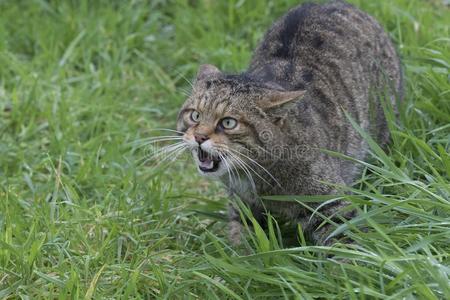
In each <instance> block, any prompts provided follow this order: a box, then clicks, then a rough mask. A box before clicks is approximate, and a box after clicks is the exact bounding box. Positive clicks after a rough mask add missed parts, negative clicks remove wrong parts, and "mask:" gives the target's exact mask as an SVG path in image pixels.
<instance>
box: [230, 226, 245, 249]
mask: <svg viewBox="0 0 450 300" xmlns="http://www.w3.org/2000/svg"><path fill="white" fill-rule="evenodd" d="M228 226H229V231H228V238H229V240H230V242H231V244H232V245H233V246H239V245H240V244H241V243H242V232H243V226H242V224H241V223H240V222H238V221H230V222H229V223H228Z"/></svg>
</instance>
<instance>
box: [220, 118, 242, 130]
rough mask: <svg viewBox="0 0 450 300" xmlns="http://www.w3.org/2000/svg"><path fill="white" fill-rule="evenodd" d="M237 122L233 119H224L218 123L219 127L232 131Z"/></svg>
mask: <svg viewBox="0 0 450 300" xmlns="http://www.w3.org/2000/svg"><path fill="white" fill-rule="evenodd" d="M237 124H238V122H237V121H236V119H233V118H224V119H222V121H221V122H220V125H222V127H223V128H225V129H234V128H235V127H236V126H237Z"/></svg>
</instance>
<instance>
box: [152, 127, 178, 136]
mask: <svg viewBox="0 0 450 300" xmlns="http://www.w3.org/2000/svg"><path fill="white" fill-rule="evenodd" d="M148 131H150V132H151V131H169V132H175V133H178V134H181V135H183V134H184V132H183V131H179V130H175V129H170V128H153V129H149V130H148Z"/></svg>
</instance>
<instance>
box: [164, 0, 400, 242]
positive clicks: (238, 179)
mask: <svg viewBox="0 0 450 300" xmlns="http://www.w3.org/2000/svg"><path fill="white" fill-rule="evenodd" d="M401 90H402V80H401V68H400V61H399V58H398V56H397V53H396V51H395V48H394V46H393V44H392V42H391V41H390V39H389V37H388V35H387V34H386V33H385V32H384V30H383V29H382V27H381V26H380V25H379V24H378V22H377V21H376V20H375V19H374V18H373V17H371V16H369V15H367V14H366V13H364V12H362V11H360V10H358V9H357V8H355V7H353V6H352V5H349V4H347V3H345V2H343V1H334V2H330V3H328V4H323V5H320V4H303V5H301V6H298V7H295V8H293V9H291V10H290V11H288V12H287V13H286V14H285V15H284V16H283V17H281V18H280V19H279V20H277V21H276V22H275V23H274V24H273V25H272V27H271V28H270V29H269V30H268V31H267V33H266V34H265V36H264V38H263V40H262V42H261V43H260V44H259V46H258V47H257V49H256V51H255V53H254V55H253V58H252V60H251V63H250V66H249V67H248V69H247V71H245V72H243V73H241V74H237V75H230V74H225V73H222V72H221V71H220V70H219V69H218V68H217V67H215V66H212V65H202V66H201V67H200V69H199V71H198V75H197V79H196V81H195V84H194V85H193V90H192V92H191V94H190V96H189V97H188V99H187V100H186V102H185V103H184V105H183V107H182V108H181V111H180V113H179V117H178V121H177V131H178V133H179V134H180V135H181V136H180V137H179V138H180V139H181V140H180V143H179V144H176V145H174V146H171V147H173V148H171V150H173V151H180V150H182V149H189V150H190V151H191V152H192V155H193V158H194V161H195V163H196V164H197V165H198V170H199V172H200V173H201V174H202V175H205V176H207V177H210V178H216V179H218V180H221V181H222V182H223V183H224V185H225V186H226V188H227V189H228V191H229V192H230V195H233V196H237V197H239V198H240V199H242V200H243V201H244V202H245V203H247V204H248V206H249V207H250V208H251V210H252V212H253V215H254V216H255V218H257V219H258V220H259V221H261V222H263V220H264V215H265V212H266V211H269V212H270V213H271V214H272V215H275V216H277V217H278V218H284V219H287V220H291V221H294V222H299V223H301V225H302V228H303V229H304V230H305V231H307V232H308V233H309V234H310V236H312V238H313V240H314V242H316V243H317V244H326V243H328V242H329V241H326V240H325V237H326V236H327V234H328V233H329V232H330V229H331V227H330V226H319V224H320V223H321V222H322V221H323V217H324V216H325V217H326V218H329V219H331V220H334V221H336V222H339V220H341V221H342V218H352V217H353V215H354V213H353V211H351V210H347V211H346V212H344V210H341V209H342V208H343V207H345V206H346V205H347V203H346V202H345V201H343V200H341V201H334V202H332V203H329V204H327V205H323V206H321V207H320V209H319V211H318V212H319V213H318V214H315V216H313V217H312V215H311V210H310V209H307V208H305V206H303V205H301V204H299V203H296V202H279V201H270V200H265V199H264V196H268V195H329V194H334V193H336V192H337V191H336V188H335V186H339V185H351V184H352V182H354V180H355V179H357V177H358V174H359V172H360V171H359V170H358V167H357V166H356V165H355V164H354V163H352V162H350V161H348V160H342V159H339V158H337V157H333V156H330V155H329V154H327V153H326V152H324V151H321V150H320V149H327V150H331V151H335V152H339V153H343V154H345V155H347V156H350V157H353V158H355V159H358V160H365V159H366V157H367V154H368V146H367V144H366V142H365V141H364V140H363V138H362V137H361V136H360V135H359V134H358V133H357V132H356V131H355V129H354V128H353V127H352V125H351V124H350V122H349V120H348V118H347V117H346V116H345V113H344V112H348V113H349V114H350V116H351V117H352V118H353V119H354V120H355V121H356V122H357V124H358V125H359V126H360V127H361V128H362V129H363V130H365V131H367V132H369V133H370V134H371V135H372V136H373V137H374V138H376V140H377V141H378V142H379V143H380V144H381V145H384V144H386V143H387V141H388V139H389V133H388V128H387V122H386V119H385V116H384V113H383V108H382V105H381V101H380V100H379V97H378V96H379V95H380V93H377V91H383V92H385V91H388V93H389V94H390V95H392V97H390V98H391V101H392V105H393V106H394V107H395V100H394V98H395V97H394V95H398V94H401ZM329 183H331V184H329ZM232 203H233V202H231V205H230V212H229V217H230V238H231V241H233V242H234V243H239V241H240V238H241V237H240V234H241V229H242V225H241V224H242V223H241V220H240V215H239V213H238V212H237V210H236V207H235V206H234V205H233V204H232ZM318 205H319V204H317V205H316V206H314V205H311V203H309V206H310V207H312V209H315V208H318ZM339 211H341V213H339ZM319 215H322V217H319ZM322 225H323V224H322Z"/></svg>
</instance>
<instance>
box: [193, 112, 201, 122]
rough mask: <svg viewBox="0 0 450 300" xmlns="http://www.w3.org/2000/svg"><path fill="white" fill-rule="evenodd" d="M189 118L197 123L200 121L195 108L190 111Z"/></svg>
mask: <svg viewBox="0 0 450 300" xmlns="http://www.w3.org/2000/svg"><path fill="white" fill-rule="evenodd" d="M191 120H192V122H195V123H198V121H200V113H199V112H198V111H196V110H193V111H192V112H191Z"/></svg>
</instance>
